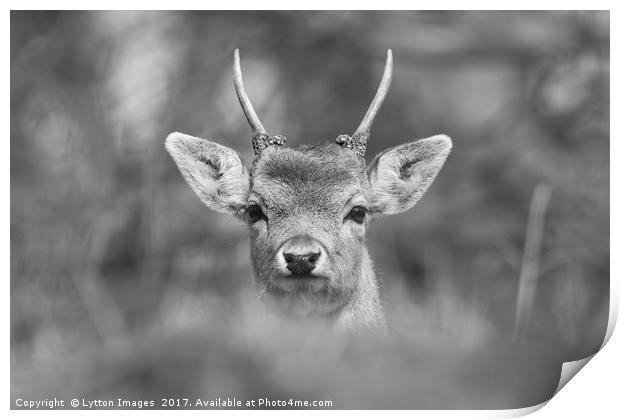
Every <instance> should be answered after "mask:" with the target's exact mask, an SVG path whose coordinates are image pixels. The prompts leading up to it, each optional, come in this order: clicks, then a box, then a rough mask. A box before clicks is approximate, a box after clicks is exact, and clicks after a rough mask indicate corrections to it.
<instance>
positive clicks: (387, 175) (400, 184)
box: [367, 134, 452, 214]
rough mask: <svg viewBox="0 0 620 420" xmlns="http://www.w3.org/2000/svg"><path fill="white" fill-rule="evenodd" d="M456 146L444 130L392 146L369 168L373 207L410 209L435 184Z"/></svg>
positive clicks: (384, 211)
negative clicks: (443, 132) (440, 132)
mask: <svg viewBox="0 0 620 420" xmlns="http://www.w3.org/2000/svg"><path fill="white" fill-rule="evenodd" d="M450 149H452V140H450V137H448V136H445V135H443V134H440V135H437V136H433V137H429V138H427V139H424V140H418V141H414V142H410V143H405V144H403V145H400V146H397V147H394V148H392V149H388V150H386V151H384V152H383V153H380V154H379V155H378V156H377V157H376V158H375V159H374V161H373V162H372V163H371V164H370V166H369V167H368V169H367V172H368V178H369V180H370V187H371V190H372V196H373V198H372V205H371V211H372V213H375V214H396V213H401V212H403V211H405V210H408V209H410V208H411V207H413V206H414V205H415V203H417V202H418V200H419V199H420V198H421V197H422V195H423V194H424V193H425V192H426V190H427V189H428V187H429V186H430V185H431V183H432V182H433V180H434V179H435V177H436V176H437V174H438V173H439V170H440V169H441V167H442V166H443V163H444V162H445V160H446V158H447V157H448V153H450Z"/></svg>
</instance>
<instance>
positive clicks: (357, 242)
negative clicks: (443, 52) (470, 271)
mask: <svg viewBox="0 0 620 420" xmlns="http://www.w3.org/2000/svg"><path fill="white" fill-rule="evenodd" d="M233 71H234V82H235V88H236V90H237V96H238V97H239V101H240V103H241V106H242V109H243V111H244V113H245V115H246V118H247V119H248V122H249V123H250V126H251V128H252V130H253V138H252V141H253V146H254V150H255V157H254V160H253V161H252V164H251V165H250V166H248V165H246V164H245V163H244V161H243V159H242V158H241V157H240V156H239V155H238V154H237V152H235V151H234V150H232V149H231V148H228V147H226V146H223V145H220V144H218V143H215V142H212V141H209V140H203V139H200V138H197V137H192V136H188V135H185V134H180V133H172V134H170V135H169V136H168V138H167V139H166V149H167V150H168V152H169V153H170V155H171V156H172V158H173V159H174V161H175V162H176V164H177V166H178V167H179V170H180V171H181V174H182V175H183V177H184V178H185V180H186V181H187V183H188V184H189V186H190V187H191V188H192V190H193V191H194V192H195V193H196V195H197V196H198V198H200V200H201V201H202V202H203V203H204V204H205V205H206V206H207V207H209V208H211V209H212V210H215V211H218V212H222V213H227V214H230V215H234V216H236V217H238V218H239V219H241V220H243V221H244V222H246V223H247V225H248V227H249V233H250V255H251V259H252V265H253V268H254V274H255V287H256V291H257V293H258V296H259V297H260V299H261V300H262V301H263V302H265V303H266V304H267V305H268V306H269V307H270V308H271V309H272V310H273V311H275V312H278V313H281V314H282V315H284V316H286V317H291V318H303V319H308V318H311V319H319V320H322V321H325V322H328V323H330V324H333V326H334V327H335V328H337V329H341V330H359V329H364V328H378V329H382V328H383V327H384V326H385V318H384V314H383V310H382V308H381V303H380V300H379V291H378V286H377V279H376V277H375V273H374V269H373V264H372V260H371V258H370V256H369V254H368V249H367V247H366V230H367V228H368V225H369V223H370V222H371V221H372V219H374V218H377V217H380V216H382V215H389V214H396V213H401V212H404V211H406V210H408V209H410V208H411V207H413V206H414V205H415V204H416V202H417V201H418V200H419V199H420V198H421V197H422V195H423V194H424V193H425V192H426V190H427V189H428V188H429V186H430V185H431V183H432V182H433V180H434V179H435V177H436V176H437V174H438V172H439V170H440V169H441V167H442V165H443V164H444V162H445V160H446V158H447V156H448V153H449V152H450V149H451V148H452V141H451V140H450V138H449V137H447V136H445V135H436V136H433V137H430V138H427V139H423V140H418V141H413V142H409V143H405V144H402V145H400V146H397V147H393V148H390V149H387V150H385V151H384V152H382V153H380V154H379V155H378V156H377V157H375V159H374V160H372V162H371V163H370V165H368V166H367V165H366V162H365V159H364V154H365V151H366V144H367V141H368V138H369V136H370V127H371V125H372V121H373V119H374V117H375V115H376V113H377V112H378V110H379V108H380V106H381V103H382V102H383V100H384V98H385V95H386V93H387V90H388V88H389V85H390V81H391V72H392V54H391V51H388V56H387V60H386V65H385V70H384V74H383V77H382V80H381V84H380V86H379V89H378V91H377V94H376V95H375V98H374V99H373V101H372V104H371V106H370V108H369V110H368V112H367V113H366V115H365V116H364V119H363V121H362V123H361V124H360V126H359V127H358V129H357V130H356V131H355V133H354V134H353V135H352V136H348V135H340V136H338V138H337V139H336V142H332V143H327V144H322V145H314V146H297V147H285V144H286V139H285V138H284V136H270V135H269V134H267V132H266V131H265V128H264V126H263V125H262V123H261V122H260V120H259V119H258V116H257V115H256V113H255V111H254V109H253V107H252V104H251V102H250V100H249V97H248V95H247V93H246V92H245V88H244V86H243V80H242V76H241V67H240V63H239V52H238V51H237V50H235V56H234V66H233Z"/></svg>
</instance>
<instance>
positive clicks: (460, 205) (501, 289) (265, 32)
mask: <svg viewBox="0 0 620 420" xmlns="http://www.w3.org/2000/svg"><path fill="white" fill-rule="evenodd" d="M234 48H239V49H240V51H241V59H242V65H243V71H244V78H245V84H246V87H247V89H248V92H249V95H250V97H251V99H252V102H253V104H254V106H255V108H256V109H257V111H258V113H259V115H260V117H261V120H262V121H263V123H264V124H265V126H266V127H267V129H268V130H269V131H270V132H271V133H273V134H284V135H285V136H286V137H287V138H288V141H289V144H301V143H304V142H308V143H316V142H320V141H332V140H334V139H335V138H336V137H337V135H339V134H344V133H348V134H350V133H351V132H352V131H353V130H354V129H355V128H356V127H357V125H358V123H359V121H360V120H361V118H362V117H363V114H364V112H365V111H366V109H367V107H368V105H369V103H370V100H371V99H372V96H373V95H374V92H375V90H376V88H377V86H378V82H379V79H380V77H381V72H382V69H383V65H384V60H385V53H386V50H387V49H388V48H391V49H392V51H393V53H394V60H395V65H394V79H393V82H392V87H391V91H390V93H389V95H388V97H387V99H386V101H385V103H384V105H383V108H382V110H381V112H380V113H379V115H378V117H377V119H376V121H375V124H374V127H373V136H372V138H371V141H370V144H369V150H368V152H367V156H369V157H372V156H373V155H374V154H376V153H378V152H380V151H381V150H383V149H385V148H388V147H391V146H394V145H397V144H400V143H403V142H405V141H410V140H414V139H417V138H423V137H428V136H431V135H434V134H439V133H445V134H448V135H449V136H451V137H452V139H453V142H454V149H453V152H452V154H451V155H450V157H449V158H448V160H447V162H446V164H445V166H444V169H443V170H442V171H441V173H440V174H439V176H438V178H437V179H436V181H435V183H434V184H433V186H432V187H431V188H430V190H429V191H428V192H427V194H426V196H425V197H424V199H422V200H421V201H420V203H419V204H418V205H417V206H416V207H415V208H414V209H413V210H412V211H410V212H407V213H404V214H401V215H398V216H392V217H389V218H384V219H380V220H377V221H375V222H374V224H373V225H372V226H371V228H370V230H369V232H368V243H369V248H370V252H371V255H372V256H373V259H374V262H375V266H376V268H377V271H378V274H379V277H380V278H381V279H382V286H381V294H382V300H383V303H384V306H385V309H386V312H387V314H388V323H389V325H390V329H391V330H392V335H393V338H392V339H391V340H381V341H380V342H379V343H377V342H375V341H373V340H369V339H368V338H367V337H352V338H348V339H345V338H342V337H331V336H329V335H327V336H324V335H313V334H310V333H309V332H308V331H309V330H302V331H301V332H302V334H299V332H300V328H299V327H295V326H287V325H279V324H277V321H273V320H272V321H273V322H262V321H261V320H264V319H263V315H258V314H261V309H260V305H258V304H257V303H256V301H255V299H254V297H253V295H252V293H253V289H252V270H251V265H250V259H249V247H248V237H247V231H246V228H245V226H243V224H242V223H241V222H239V221H237V220H235V219H233V218H231V217H228V216H225V215H221V214H217V213H214V212H212V211H210V210H208V209H206V208H205V207H204V206H203V205H202V204H201V202H200V201H199V200H198V198H197V197H195V196H194V194H193V193H192V192H191V191H190V189H189V187H188V186H187V185H186V184H185V182H184V181H183V179H182V178H181V176H180V174H179V173H178V170H177V168H176V166H175V165H174V163H173V161H172V160H171V159H170V157H169V156H168V155H167V154H166V152H165V150H164V147H163V144H164V139H165V138H166V136H167V135H168V134H169V133H170V132H172V131H180V132H183V133H187V134H191V135H195V136H200V137H204V138H207V139H210V140H214V141H218V142H220V143H222V144H224V145H227V146H229V147H232V148H234V149H236V150H237V151H238V152H239V153H240V154H241V155H242V156H244V157H245V158H246V162H250V161H251V159H252V149H251V141H250V130H249V127H248V125H247V123H246V121H245V118H244V116H243V113H242V111H241V108H240V107H239V105H238V102H237V98H236V96H235V92H234V88H233V84H232V72H231V66H232V52H233V49H234ZM609 162H610V160H609V13H608V12H473V11H472V12H446V11H442V12H404V11H399V12H389V11H385V12H333V11H329V12H321V11H313V12H271V11H269V12H268V11H263V12H129V11H126V12H12V13H11V257H10V258H11V367H12V369H11V383H12V390H11V393H12V396H13V397H19V396H22V397H23V396H30V397H33V398H34V397H37V398H41V396H43V395H45V396H48V397H50V396H54V395H57V396H65V397H71V395H76V394H80V395H82V396H88V397H92V398H111V397H114V396H119V397H122V396H124V397H127V398H129V397H132V398H140V399H154V398H158V397H172V396H183V395H189V396H202V397H203V398H205V399H206V398H209V397H210V398H215V397H217V396H222V397H224V396H226V395H228V396H230V397H233V396H236V397H237V398H244V397H248V398H249V397H254V396H256V395H268V396H272V397H274V398H275V397H299V398H301V397H302V396H303V397H304V398H305V397H308V398H321V399H331V400H333V401H334V408H516V407H522V406H526V405H532V404H536V403H539V402H541V401H542V400H544V399H545V398H549V397H550V396H551V395H552V393H553V390H554V389H555V386H556V385H557V380H558V378H559V373H560V366H561V362H562V361H566V360H573V359H576V358H581V357H585V356H587V355H589V354H592V353H593V352H595V351H596V350H597V349H598V348H599V347H600V345H601V343H602V340H603V337H604V334H605V329H606V326H607V318H608V310H609ZM317 334H319V333H318V332H317ZM320 334H322V333H320ZM317 337H321V338H320V339H318V338H317ZM318 343H320V344H321V345H320V346H319V344H318Z"/></svg>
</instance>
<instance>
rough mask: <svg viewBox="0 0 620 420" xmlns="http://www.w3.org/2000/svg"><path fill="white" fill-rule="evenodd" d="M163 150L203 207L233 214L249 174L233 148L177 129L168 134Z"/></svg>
mask: <svg viewBox="0 0 620 420" xmlns="http://www.w3.org/2000/svg"><path fill="white" fill-rule="evenodd" d="M166 150H168V153H170V155H171V156H172V159H174V161H175V162H176V164H177V166H178V167H179V170H180V171H181V174H182V175H183V177H184V178H185V180H186V181H187V183H188V184H189V186H190V187H191V188H192V190H194V192H195V193H196V194H197V195H198V197H199V198H200V199H201V200H202V202H203V203H205V204H206V205H207V207H209V208H211V209H213V210H215V211H219V212H221V213H228V214H235V215H236V214H237V213H238V212H239V210H241V209H242V208H243V207H244V206H245V204H246V200H247V196H248V192H249V185H250V176H249V173H248V170H247V168H246V167H245V165H244V163H243V161H242V160H241V158H240V157H239V155H238V154H237V152H235V151H234V150H232V149H230V148H228V147H224V146H222V145H220V144H217V143H214V142H212V141H208V140H203V139H200V138H198V137H192V136H188V135H185V134H181V133H172V134H170V135H169V136H168V138H167V139H166Z"/></svg>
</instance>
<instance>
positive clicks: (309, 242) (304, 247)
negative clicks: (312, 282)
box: [282, 235, 321, 274]
mask: <svg viewBox="0 0 620 420" xmlns="http://www.w3.org/2000/svg"><path fill="white" fill-rule="evenodd" d="M282 256H283V257H284V262H285V263H286V268H287V270H288V271H290V272H291V273H292V274H310V273H311V272H312V270H314V268H315V267H316V264H317V262H318V260H319V258H320V257H321V245H320V244H319V242H318V241H316V240H315V239H313V238H311V237H310V236H308V235H298V236H294V237H292V238H291V239H289V240H288V241H286V243H285V244H284V245H283V246H282Z"/></svg>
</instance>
